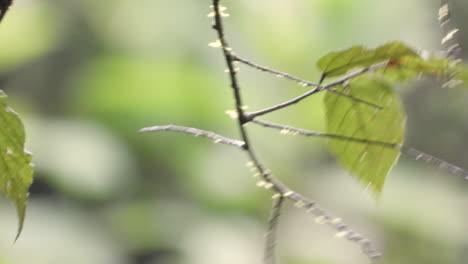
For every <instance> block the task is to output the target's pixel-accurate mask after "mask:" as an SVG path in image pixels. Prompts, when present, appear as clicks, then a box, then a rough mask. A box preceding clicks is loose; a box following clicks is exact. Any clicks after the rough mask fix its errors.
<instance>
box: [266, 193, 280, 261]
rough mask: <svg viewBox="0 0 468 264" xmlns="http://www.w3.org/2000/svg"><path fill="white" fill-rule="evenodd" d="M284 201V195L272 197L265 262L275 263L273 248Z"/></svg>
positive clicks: (274, 247)
mask: <svg viewBox="0 0 468 264" xmlns="http://www.w3.org/2000/svg"><path fill="white" fill-rule="evenodd" d="M283 202H284V197H283V196H279V197H274V198H273V206H272V208H271V213H270V218H269V219H268V231H267V233H266V238H265V255H264V263H265V264H275V263H276V261H275V259H276V258H275V249H276V231H277V230H278V223H279V218H280V216H281V207H282V205H283Z"/></svg>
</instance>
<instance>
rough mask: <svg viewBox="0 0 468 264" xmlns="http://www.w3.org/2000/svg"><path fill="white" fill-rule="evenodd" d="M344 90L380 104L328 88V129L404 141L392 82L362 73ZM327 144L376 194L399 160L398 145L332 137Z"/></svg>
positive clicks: (402, 119) (401, 114)
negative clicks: (355, 98)
mask: <svg viewBox="0 0 468 264" xmlns="http://www.w3.org/2000/svg"><path fill="white" fill-rule="evenodd" d="M337 89H338V90H340V91H341V92H344V93H347V94H350V95H353V96H355V97H357V98H360V99H363V100H366V101H369V102H372V103H374V104H377V105H380V106H382V107H383V108H382V109H380V110H379V109H377V108H375V107H372V106H369V105H367V104H361V103H358V102H355V101H353V100H350V99H349V98H347V97H344V96H340V95H337V94H335V93H331V92H328V91H327V94H326V95H325V97H324V101H325V110H326V126H327V133H330V134H337V135H341V136H345V137H353V138H358V139H363V140H367V141H379V142H388V143H394V144H401V143H403V138H404V130H405V129H404V128H405V118H406V117H405V114H404V111H403V108H402V105H401V103H400V100H399V98H398V97H397V96H396V94H395V93H394V92H393V90H392V89H391V87H390V85H389V84H388V83H387V82H385V81H383V80H382V79H379V78H377V77H376V76H374V77H372V76H370V77H368V76H361V77H358V78H355V79H353V80H351V81H350V83H349V85H347V86H346V87H337ZM328 147H329V149H330V151H331V152H332V153H333V155H334V156H335V157H336V159H337V160H338V162H339V163H340V164H341V165H342V166H343V167H345V168H346V169H348V170H349V171H350V172H351V174H353V175H354V176H355V177H356V178H358V179H359V180H360V181H361V182H362V183H364V184H365V185H367V186H368V187H370V189H372V190H373V191H374V192H375V194H380V192H381V191H382V188H383V185H384V183H385V179H386V177H387V175H388V173H389V172H390V170H391V168H392V167H393V165H394V164H395V163H396V161H397V160H398V157H399V155H400V151H399V149H397V148H392V147H390V146H384V145H382V144H375V142H364V143H361V142H355V141H349V140H338V139H329V141H328Z"/></svg>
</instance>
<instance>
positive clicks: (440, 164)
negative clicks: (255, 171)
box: [252, 119, 468, 180]
mask: <svg viewBox="0 0 468 264" xmlns="http://www.w3.org/2000/svg"><path fill="white" fill-rule="evenodd" d="M252 123H255V124H258V125H261V126H263V127H268V128H273V129H278V130H281V131H282V132H283V131H284V132H283V133H284V134H292V135H301V136H307V137H309V136H316V137H325V138H332V139H337V140H344V141H352V142H357V143H363V144H369V145H379V146H383V147H386V148H389V149H399V150H400V151H401V152H402V153H404V154H406V155H408V156H411V157H413V158H415V159H416V160H422V161H424V162H425V163H427V164H430V165H433V166H435V167H437V168H439V169H442V170H446V171H448V172H449V173H451V174H453V175H455V176H460V177H464V178H465V179H467V180H468V171H466V170H464V169H462V168H460V167H458V166H456V165H453V164H451V163H448V162H446V161H444V160H442V159H439V158H437V157H434V156H432V155H430V154H427V153H424V152H422V151H420V150H417V149H414V148H412V147H408V146H405V145H403V144H399V143H391V142H383V141H378V140H367V139H362V138H354V137H347V136H342V135H337V134H327V133H323V132H316V131H310V130H307V129H302V128H297V127H293V126H289V125H283V124H276V123H271V122H267V121H263V120H257V119H256V120H252Z"/></svg>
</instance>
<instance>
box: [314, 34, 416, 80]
mask: <svg viewBox="0 0 468 264" xmlns="http://www.w3.org/2000/svg"><path fill="white" fill-rule="evenodd" d="M405 56H407V57H419V56H418V54H417V53H416V52H415V51H414V50H412V49H411V48H409V47H407V46H406V45H404V44H402V43H401V42H389V43H387V44H384V45H382V46H380V47H378V48H376V49H367V48H365V47H363V46H354V47H351V48H349V49H347V50H343V51H337V52H331V53H328V54H327V55H325V56H323V57H322V58H320V59H319V60H318V62H317V67H318V68H319V69H320V70H321V71H322V72H323V73H322V76H323V77H325V76H327V77H333V76H338V75H342V74H344V73H346V72H347V71H349V70H351V69H353V68H358V67H369V66H371V65H373V64H376V63H379V62H383V61H386V60H397V59H400V58H402V57H405Z"/></svg>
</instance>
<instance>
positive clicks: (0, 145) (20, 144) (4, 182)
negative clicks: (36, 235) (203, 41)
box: [0, 90, 33, 238]
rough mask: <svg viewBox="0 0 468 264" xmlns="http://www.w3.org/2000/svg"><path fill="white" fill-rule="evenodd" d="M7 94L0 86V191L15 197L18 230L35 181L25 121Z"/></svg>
mask: <svg viewBox="0 0 468 264" xmlns="http://www.w3.org/2000/svg"><path fill="white" fill-rule="evenodd" d="M6 99H7V96H6V95H5V93H3V92H2V91H1V90H0V126H1V130H0V191H1V192H2V193H4V194H5V195H6V197H7V198H8V199H10V200H12V201H13V202H14V203H15V205H16V210H17V212H18V221H19V224H18V233H17V236H16V238H18V236H19V235H20V234H21V230H22V229H23V223H24V217H25V212H26V203H27V199H28V189H29V186H30V185H31V183H32V176H33V168H32V166H31V154H29V153H28V152H26V151H25V150H24V142H25V134H24V127H23V124H22V122H21V120H20V118H19V117H18V114H17V113H16V112H14V111H13V110H12V109H11V108H10V107H9V106H7V104H6Z"/></svg>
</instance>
